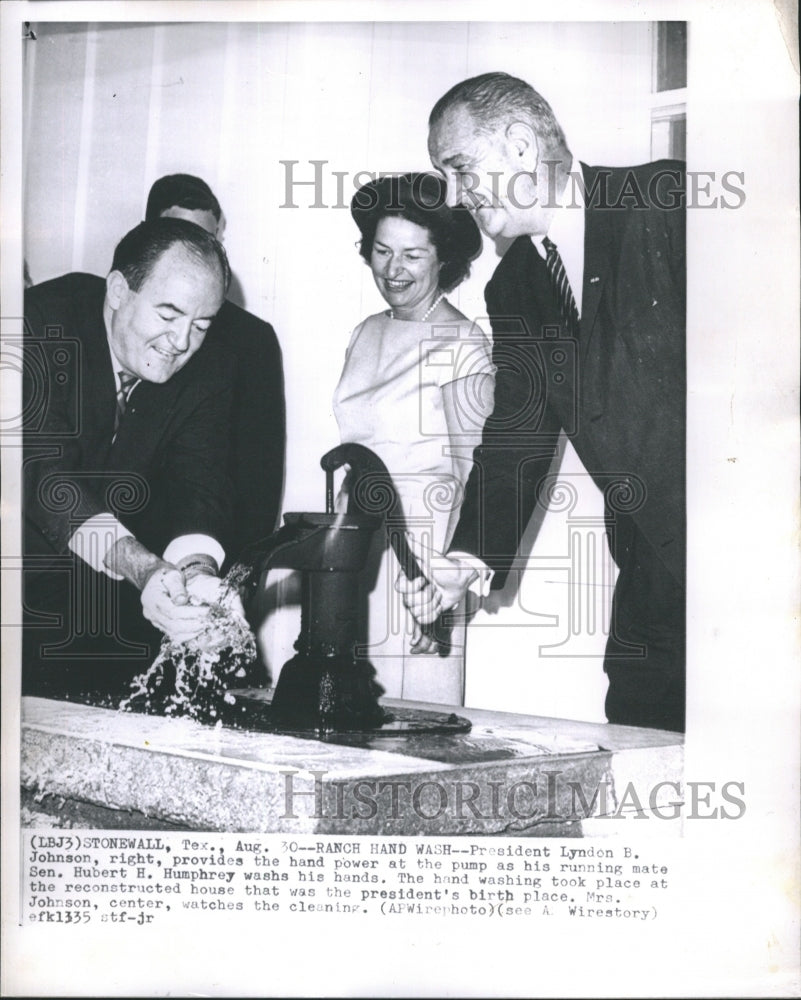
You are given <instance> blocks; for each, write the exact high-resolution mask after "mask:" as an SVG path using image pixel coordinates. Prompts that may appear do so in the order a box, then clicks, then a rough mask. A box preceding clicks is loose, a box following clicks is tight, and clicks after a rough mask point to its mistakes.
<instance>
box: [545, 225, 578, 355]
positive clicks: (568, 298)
mask: <svg viewBox="0 0 801 1000" xmlns="http://www.w3.org/2000/svg"><path fill="white" fill-rule="evenodd" d="M542 245H543V247H545V254H546V257H545V266H546V268H547V269H548V277H549V278H550V279H551V285H552V286H553V290H554V293H555V294H556V299H557V302H558V303H559V314H560V316H561V317H562V323H563V324H564V330H565V333H567V334H569V335H570V336H572V337H575V336H577V335H578V330H579V314H578V309H577V308H576V300H575V299H574V298H573V290H572V288H571V287H570V282H569V281H568V280H567V271H565V265H564V264H563V263H562V258H561V257H560V256H559V251H558V250H557V249H556V244H555V243H554V242H553V241H552V240H549V239H548V237H547V236H544V237H543V240H542Z"/></svg>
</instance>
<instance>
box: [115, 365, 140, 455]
mask: <svg viewBox="0 0 801 1000" xmlns="http://www.w3.org/2000/svg"><path fill="white" fill-rule="evenodd" d="M117 374H118V376H119V379H120V387H119V389H118V390H117V409H116V412H115V413H114V437H115V438H116V436H117V431H118V430H119V429H120V422H121V421H122V417H123V414H124V413H125V407H126V406H127V405H128V396H129V395H130V392H131V389H132V388H133V385H134V383H135V382H137V381H138V379H137V378H136V376H135V375H127V374H126V373H125V372H117ZM113 440H114V438H112V441H113Z"/></svg>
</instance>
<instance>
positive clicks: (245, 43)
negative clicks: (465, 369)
mask: <svg viewBox="0 0 801 1000" xmlns="http://www.w3.org/2000/svg"><path fill="white" fill-rule="evenodd" d="M35 29H36V34H37V40H36V41H35V42H28V43H26V45H27V50H26V58H27V67H26V75H27V89H26V95H25V108H26V121H25V130H26V152H25V176H26V186H25V226H26V259H27V263H28V268H29V272H30V274H31V276H32V279H33V280H34V281H42V280H45V279H46V278H50V277H53V276H55V275H58V274H61V273H63V272H65V271H68V270H86V271H91V272H95V273H99V274H103V273H105V272H106V271H107V270H108V266H109V263H110V260H111V255H112V251H113V247H114V244H115V243H116V241H117V240H118V239H119V237H120V236H121V235H122V234H123V233H124V232H126V231H127V230H128V229H130V228H131V227H132V226H133V225H135V224H136V223H137V222H138V221H139V220H140V219H141V217H142V215H143V212H144V203H145V199H146V195H147V191H148V189H149V187H150V184H151V183H152V181H153V180H155V179H156V178H157V177H159V176H161V175H162V174H165V173H172V172H176V171H183V172H188V173H196V174H199V175H200V176H202V177H204V178H205V179H206V180H207V181H208V182H209V184H210V185H211V186H212V188H213V189H214V191H215V193H216V194H217V196H218V197H219V199H220V201H221V203H222V205H223V208H224V211H225V213H226V216H227V220H228V224H227V229H226V234H225V242H226V247H227V249H228V253H229V256H230V258H231V262H232V266H233V269H234V272H235V275H236V278H237V282H238V284H237V291H238V292H239V293H240V296H239V297H240V300H241V301H242V302H243V304H245V305H246V306H247V308H248V309H250V310H251V311H252V312H255V313H257V314H258V315H260V316H263V317H264V318H266V319H268V320H269V321H270V322H272V323H273V325H274V326H275V328H276V330H277V332H278V335H279V338H280V340H281V345H282V348H283V352H284V362H285V371H286V384H287V410H288V414H287V415H288V455H287V479H286V495H285V504H284V509H286V510H304V509H305V510H319V509H322V505H323V502H324V491H323V481H322V476H321V474H320V473H319V472H318V465H317V461H318V458H319V456H320V455H321V454H323V452H325V451H326V450H328V448H330V447H331V446H332V445H334V444H336V443H337V441H338V436H337V429H336V423H335V421H334V418H333V415H332V413H331V408H330V399H331V394H332V391H333V389H334V386H335V384H336V381H337V377H338V374H339V370H340V367H341V361H342V356H343V351H344V348H345V345H346V342H347V338H348V334H349V331H350V329H351V328H352V327H353V326H354V324H355V323H356V322H358V321H359V320H360V319H361V318H362V317H364V316H365V315H367V314H368V313H369V312H373V311H376V310H377V309H379V308H380V307H381V304H382V303H381V300H380V298H379V297H378V293H377V292H376V291H375V288H374V286H373V283H372V279H371V278H370V275H369V272H368V270H367V269H366V268H365V267H364V265H363V263H362V262H361V259H360V258H359V257H358V255H357V253H356V250H355V248H354V242H355V240H356V238H357V235H358V233H357V230H356V228H355V226H354V224H353V223H352V221H351V219H350V214H349V212H348V211H347V209H346V208H345V207H336V206H337V203H338V201H339V202H340V204H345V205H346V204H347V203H348V201H349V199H350V196H351V194H352V193H353V190H354V180H353V178H354V176H355V175H356V174H357V173H358V172H359V171H382V170H386V171H397V170H415V169H425V168H427V167H428V166H429V163H428V157H427V153H426V128H425V122H426V118H427V115H428V111H429V110H430V108H431V106H432V104H433V103H434V101H435V100H436V99H437V98H438V97H439V96H440V95H441V94H442V93H444V91H445V90H447V89H448V88H449V87H450V86H451V85H452V84H454V83H455V82H457V81H458V80H460V79H463V78H464V77H466V76H470V75H473V74H476V73H481V72H485V71H488V70H494V69H503V70H506V71H507V72H511V73H514V74H516V75H519V76H522V77H523V78H525V79H527V80H528V81H529V82H531V83H532V84H533V85H534V86H535V87H537V88H538V89H540V90H541V91H542V92H543V94H544V95H545V96H546V97H547V98H548V99H549V100H550V102H551V103H552V105H553V107H554V110H555V112H556V114H557V116H558V117H559V119H560V120H561V122H562V124H563V126H564V128H565V131H566V133H567V136H568V140H569V142H570V144H571V146H572V148H573V150H574V152H575V153H576V154H577V155H579V156H580V157H581V158H582V159H584V160H586V161H588V162H595V163H608V164H620V163H635V162H642V161H644V160H647V159H648V158H649V143H650V112H649V98H650V94H649V91H650V74H651V41H650V28H649V26H648V25H647V24H644V23H634V22H614V23H603V24H595V23H593V24H584V23H562V24H538V23H525V24H511V23H503V24H496V25H493V24H478V23H458V22H453V23H388V22H387V23H358V24H349V23H348V24H346V23H303V24H300V23H291V24H279V23H269V24H265V23H261V24H257V23H236V24H215V23H203V24H161V25H154V24H139V25H127V24H126V25H110V24H109V25H80V24H73V25H54V24H45V23H40V24H37V25H35ZM284 160H296V161H299V162H298V164H297V165H296V166H295V167H294V177H295V179H297V180H311V179H312V178H313V176H314V168H313V167H312V165H311V164H310V163H309V161H310V160H325V161H327V162H326V164H325V166H324V167H323V168H322V170H323V177H324V181H323V189H322V201H323V202H324V204H325V205H326V206H327V207H325V208H323V207H317V208H313V207H311V206H312V204H313V202H314V200H315V193H316V192H315V190H314V189H313V188H312V187H309V186H305V187H303V186H300V187H299V186H296V187H294V188H293V190H292V196H291V200H292V201H293V202H294V203H295V204H296V205H297V207H296V208H288V207H286V203H287V197H286V196H287V185H286V179H287V168H286V167H285V166H283V165H282V163H281V161H284ZM335 171H339V172H344V177H343V179H342V181H341V182H340V183H341V185H342V191H343V196H342V197H340V198H338V190H337V179H336V177H335V176H334V172H335ZM497 259H498V258H497V254H496V252H495V248H494V246H493V245H492V244H490V243H487V245H486V246H485V250H484V253H483V255H482V257H481V259H480V260H479V261H478V262H477V263H476V265H475V266H474V269H473V277H472V278H471V280H470V281H469V282H468V283H467V284H466V285H465V286H463V287H462V288H461V289H460V290H459V291H458V292H457V293H456V294H455V295H454V296H453V299H454V301H455V302H456V304H457V305H458V306H459V307H460V308H461V309H462V310H463V311H464V312H465V313H467V314H468V315H472V316H476V317H481V316H482V315H483V312H484V307H483V286H484V284H485V282H486V280H487V279H488V277H489V275H490V274H491V273H492V271H493V269H494V267H495V265H496V263H497ZM566 461H567V462H569V463H573V464H571V465H568V466H566V467H565V470H566V471H567V472H568V473H569V472H570V469H574V471H575V472H576V473H580V472H581V469H580V467H577V466H575V462H576V461H577V460H576V459H575V456H574V455H572V450H570V449H569V453H568V456H567V457H566ZM569 478H571V477H569ZM572 481H573V482H574V483H575V482H578V483H580V484H581V491H580V499H579V507H577V508H575V509H574V510H573V517H575V516H576V515H577V514H581V515H582V516H590V517H591V518H596V520H597V518H598V517H599V515H600V502H599V498H598V495H597V492H596V491H595V490H594V487H593V488H591V489H590V488H588V483H587V477H586V476H584V477H580V478H576V476H573V477H572ZM596 528H597V524H596ZM567 546H568V541H567V524H566V522H565V520H564V516H561V517H554V516H552V515H550V514H549V515H548V518H547V519H546V523H545V525H544V528H543V531H542V532H541V534H540V537H539V539H538V542H537V546H536V548H535V550H534V552H533V557H534V558H533V562H532V567H533V568H532V571H531V572H530V573H528V574H527V575H526V578H525V580H524V582H523V584H522V586H521V588H520V596H519V598H517V597H515V596H514V595H511V596H507V599H506V603H508V602H509V601H511V602H512V606H510V607H504V608H502V609H501V610H500V611H499V612H498V613H497V614H489V613H486V612H482V614H481V615H480V616H479V617H478V619H477V620H476V622H475V624H474V625H473V626H472V628H471V636H470V640H469V659H468V686H467V700H468V703H470V704H474V705H482V706H488V707H490V706H491V707H498V708H513V709H517V710H525V711H531V712H540V713H541V714H554V715H568V716H573V717H584V718H596V719H602V718H603V710H602V698H603V691H604V687H605V683H604V680H603V674H602V671H601V660H600V656H601V654H602V651H603V641H604V636H603V629H604V625H603V622H602V621H601V620H599V621H598V622H596V624H595V625H594V626H592V627H589V628H588V627H587V623H586V619H585V620H583V621H582V623H581V627H580V630H579V634H578V635H577V636H573V638H572V639H571V643H567V644H566V643H565V640H566V639H567V638H568V636H569V633H570V622H571V621H575V618H571V617H570V615H569V614H568V605H567V600H568V594H569V592H570V591H575V588H568V587H567V586H566V580H567V576H566V574H567V567H568V563H569V559H568V547H567ZM599 559H600V557H599ZM596 561H598V560H596ZM601 562H603V560H601ZM610 582H611V580H607V581H606V582H605V586H601V585H600V582H599V581H596V583H595V584H593V583H592V581H589V582H588V583H587V586H586V587H585V588H584V589H585V590H587V591H588V592H591V593H592V595H593V596H594V598H595V600H594V602H591V604H592V606H593V607H596V608H598V609H599V610H598V613H599V614H600V615H601V617H602V615H603V609H604V601H603V595H604V594H607V595H608V592H609V583H610ZM496 603H498V602H496ZM501 603H502V602H501ZM542 613H545V614H546V616H550V617H545V618H537V617H535V614H542ZM535 623H536V624H537V625H540V626H541V627H540V628H539V629H538V630H537V631H536V636H537V637H538V638H537V641H536V643H535V642H534V640H533V635H532V633H533V631H534V630H533V628H532V627H531V626H533V625H534V624H535ZM500 625H504V626H507V627H504V628H499V627H497V626H500ZM295 633H296V628H295V626H294V625H290V626H287V627H286V628H285V629H284V630H283V633H282V635H276V637H275V639H274V641H275V642H276V643H277V644H278V645H279V646H280V645H281V644H284V645H286V646H287V647H288V645H289V644H291V641H292V639H293V638H294V635H295ZM539 637H542V638H539ZM559 643H562V645H561V646H560V647H559V648H558V649H557V650H556V651H557V652H559V651H561V653H562V654H565V655H562V656H559V657H553V656H543V657H542V658H541V659H540V660H539V661H538V660H537V659H536V657H535V656H534V655H533V650H534V649H536V648H538V647H539V646H540V645H542V646H557V645H558V644H559ZM576 643H578V646H577V645H576ZM543 652H545V650H543ZM551 652H554V650H553V649H552V650H551ZM577 653H578V654H579V655H576V654H577ZM276 655H277V657H280V652H277V654H276ZM279 662H280V659H279Z"/></svg>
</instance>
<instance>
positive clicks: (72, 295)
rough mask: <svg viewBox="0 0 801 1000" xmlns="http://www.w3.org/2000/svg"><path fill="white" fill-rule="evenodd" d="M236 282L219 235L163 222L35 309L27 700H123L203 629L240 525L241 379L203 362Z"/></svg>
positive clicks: (223, 361) (30, 373)
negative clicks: (231, 458)
mask: <svg viewBox="0 0 801 1000" xmlns="http://www.w3.org/2000/svg"><path fill="white" fill-rule="evenodd" d="M229 280H230V270H229V267H228V261H227V259H226V255H225V251H224V250H223V248H222V246H221V245H220V244H219V243H218V242H217V240H216V239H215V238H214V237H213V236H211V235H210V234H209V233H207V232H205V231H204V230H202V229H201V228H200V227H198V226H195V225H192V224H191V223H189V222H186V221H184V220H180V219H157V220H154V221H151V222H144V223H141V224H140V225H138V226H137V227H136V228H135V229H133V230H132V231H131V232H130V233H128V234H127V235H126V236H125V237H124V238H123V239H122V240H121V241H120V243H119V245H118V246H117V248H116V250H115V253H114V259H113V261H112V266H111V271H110V273H109V274H108V276H107V278H106V279H105V280H104V279H102V278H99V277H96V276H94V275H89V274H75V273H74V274H68V275H65V276H63V277H61V278H56V279H54V280H52V281H47V282H44V283H42V284H40V285H37V286H34V287H33V288H30V289H28V291H27V292H26V297H25V367H24V379H23V385H24V388H23V392H24V410H23V413H24V495H23V504H24V515H25V528H24V612H23V614H24V632H23V691H24V693H28V694H41V695H54V696H57V697H68V698H76V699H81V700H85V699H94V698H97V697H98V696H100V697H115V696H117V695H118V694H121V693H124V691H125V690H126V686H127V684H128V682H129V681H130V678H131V677H132V676H134V675H135V674H136V673H137V672H138V671H141V670H142V668H143V667H144V666H146V665H147V664H148V663H149V662H150V661H152V659H153V658H154V656H155V655H156V652H157V651H158V647H159V644H160V642H161V639H162V637H163V636H164V635H166V636H167V637H168V638H170V639H171V640H173V641H177V642H184V641H188V640H189V639H191V638H193V637H194V636H196V635H197V634H198V633H199V632H200V631H201V629H202V628H203V627H204V624H205V622H206V620H207V618H208V614H209V608H210V606H211V605H212V604H214V603H215V601H216V600H217V598H218V595H219V593H220V588H221V581H220V580H219V579H218V572H219V567H220V566H221V565H222V562H223V560H224V557H225V553H224V551H223V549H222V546H221V545H220V542H219V540H218V539H219V538H220V537H222V536H223V535H224V532H225V529H226V526H227V523H228V519H229V517H230V495H231V487H230V483H229V481H228V479H227V474H226V472H225V470H226V467H227V463H226V447H227V441H228V426H229V422H230V410H231V390H230V386H231V378H230V361H229V359H228V358H227V357H226V355H225V352H224V350H223V347H222V345H219V346H216V345H214V344H213V343H209V344H208V345H207V349H206V350H204V351H203V352H201V353H200V354H198V353H197V352H198V349H199V348H200V346H201V344H203V342H204V340H205V339H206V334H207V332H208V330H209V327H210V326H211V323H212V320H213V319H214V317H215V315H216V313H217V311H218V310H219V308H220V306H221V304H222V302H223V300H224V296H225V291H226V288H227V286H228V282H229ZM155 512H158V513H157V515H156V513H155ZM158 553H161V554H160V555H159V554H158ZM131 585H133V586H131Z"/></svg>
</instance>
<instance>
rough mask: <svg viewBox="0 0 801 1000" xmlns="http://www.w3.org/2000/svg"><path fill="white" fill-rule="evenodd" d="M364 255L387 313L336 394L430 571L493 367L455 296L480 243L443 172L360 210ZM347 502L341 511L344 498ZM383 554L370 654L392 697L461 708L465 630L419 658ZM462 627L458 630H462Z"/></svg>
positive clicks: (346, 422)
mask: <svg viewBox="0 0 801 1000" xmlns="http://www.w3.org/2000/svg"><path fill="white" fill-rule="evenodd" d="M351 211H352V214H353V218H354V220H355V221H356V223H357V225H358V226H359V229H360V230H361V233H362V241H361V244H360V248H359V250H360V253H361V255H362V257H363V258H364V260H365V261H366V263H367V264H368V265H369V266H370V270H371V271H372V274H373V280H374V281H375V283H376V287H377V288H378V290H379V292H380V293H381V295H382V296H383V298H384V299H385V301H386V302H387V304H388V305H389V309H388V310H385V311H384V312H381V313H377V314H376V315H374V316H370V317H368V318H367V319H366V320H365V321H364V322H363V323H361V324H360V325H359V326H358V327H357V328H356V329H355V331H354V332H353V335H352V337H351V341H350V345H349V347H348V350H347V354H346V360H345V366H344V369H343V371H342V375H341V378H340V382H339V385H338V387H337V390H336V393H335V396H334V412H335V415H336V418H337V421H338V423H339V429H340V434H341V437H342V441H343V442H356V443H359V444H363V445H365V446H367V447H369V448H371V449H372V450H373V451H374V452H375V453H376V454H377V455H378V456H379V457H380V458H381V459H382V461H383V462H384V464H385V465H386V467H387V468H388V469H389V471H390V473H391V474H392V477H393V481H394V484H395V488H396V490H397V493H398V496H399V498H400V503H401V507H402V512H403V516H404V519H405V523H406V528H407V536H408V538H409V542H410V544H411V545H412V547H413V548H414V549H415V550H416V552H417V553H418V555H421V556H422V560H423V564H424V565H425V559H426V552H427V551H428V550H430V549H434V550H436V551H443V550H444V547H445V546H446V545H447V542H448V541H449V539H450V536H451V534H452V532H453V528H454V527H455V524H456V521H457V519H458V513H459V507H460V505H461V497H462V492H463V488H464V484H465V482H466V480H467V476H468V474H469V472H470V467H471V465H472V454H473V448H474V447H475V446H476V444H478V442H479V440H480V437H481V430H482V428H483V425H484V421H485V420H486V417H487V415H488V414H489V413H490V412H491V410H492V403H493V395H494V368H493V365H492V360H491V357H490V345H489V342H488V340H487V338H486V336H485V335H484V332H483V331H482V330H481V328H480V327H479V326H478V325H477V324H475V323H472V322H471V321H470V320H468V318H467V317H466V316H465V315H464V314H463V313H461V312H459V310H458V309H456V308H454V306H453V305H451V303H450V302H448V300H447V298H446V294H447V293H448V292H449V291H451V290H452V289H454V288H455V287H456V286H457V285H459V284H460V283H461V282H462V281H463V280H464V279H465V278H466V277H467V275H468V273H469V270H470V261H471V260H472V259H473V258H474V257H475V256H476V255H477V254H478V252H479V250H480V248H481V236H480V234H479V232H478V229H477V227H476V224H475V223H474V222H473V220H472V218H471V217H470V214H469V213H468V212H467V210H466V209H464V208H458V209H450V208H449V207H448V206H447V205H446V204H445V184H444V182H443V180H442V178H440V177H438V176H436V175H435V174H429V173H422V174H405V175H403V176H402V177H385V178H382V179H381V180H378V181H374V182H372V183H371V184H368V185H366V186H365V187H363V188H361V189H360V190H359V191H358V192H357V193H356V195H355V197H354V199H353V203H352V205H351ZM346 491H347V481H346V484H345V490H344V491H343V497H342V498H341V502H342V503H344V492H346ZM396 572H397V566H396V564H395V563H394V559H393V557H390V555H389V553H388V552H385V553H384V556H383V562H382V565H381V568H380V570H379V577H378V581H379V582H378V584H377V585H376V587H375V588H374V590H373V595H372V598H371V607H370V633H371V635H370V643H371V648H370V656H371V659H372V660H373V663H374V665H375V667H376V670H377V672H378V676H379V680H380V682H381V683H382V685H383V686H384V687H385V688H386V690H387V693H388V694H390V695H391V696H395V697H404V698H414V699H417V700H421V701H422V700H426V701H439V702H447V703H450V704H460V703H461V702H462V700H463V683H464V675H463V656H462V653H461V649H460V648H459V647H460V645H461V643H460V635H459V632H457V635H456V637H455V640H454V642H453V643H452V648H451V650H448V651H446V650H444V649H439V650H436V652H438V653H439V656H438V657H437V659H436V660H432V659H431V658H429V657H418V658H410V657H409V656H408V654H409V653H410V652H411V650H410V645H409V641H408V633H409V632H410V631H411V627H410V622H409V620H408V619H407V618H406V614H405V611H404V609H403V607H402V606H401V605H400V601H399V597H398V595H397V594H395V592H394V589H393V580H394V576H395V574H396ZM459 631H460V630H459Z"/></svg>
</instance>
